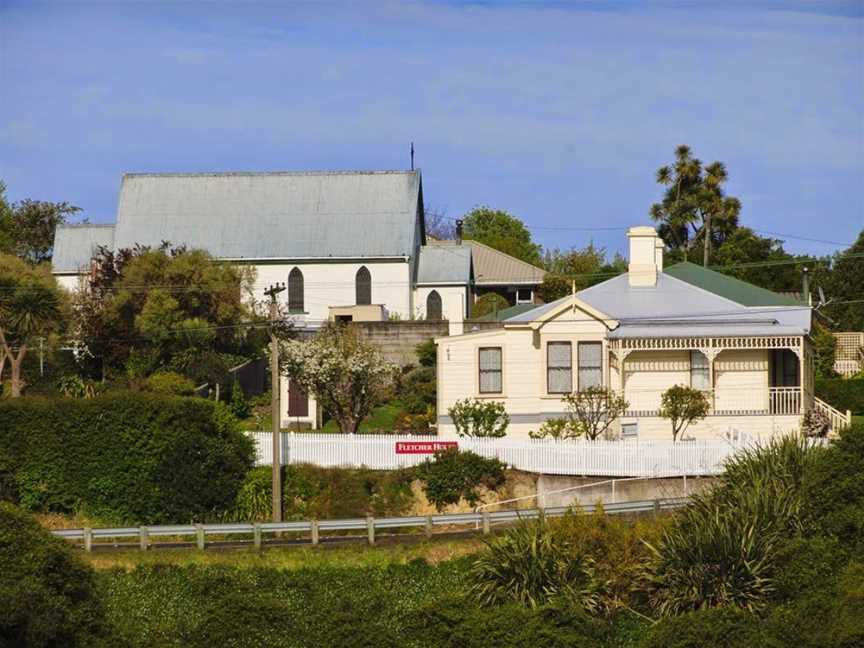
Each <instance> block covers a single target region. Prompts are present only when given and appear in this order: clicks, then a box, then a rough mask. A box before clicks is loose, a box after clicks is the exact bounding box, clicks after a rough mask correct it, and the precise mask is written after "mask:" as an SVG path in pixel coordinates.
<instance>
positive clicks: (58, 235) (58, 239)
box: [51, 225, 114, 272]
mask: <svg viewBox="0 0 864 648" xmlns="http://www.w3.org/2000/svg"><path fill="white" fill-rule="evenodd" d="M99 246H104V247H107V248H113V246H114V226H113V225H60V226H58V227H57V230H56V231H55V232H54V252H53V257H52V260H51V265H52V268H53V270H54V272H82V271H84V270H86V269H87V268H89V267H90V259H91V258H92V257H93V255H94V254H95V253H96V250H97V248H98V247H99Z"/></svg>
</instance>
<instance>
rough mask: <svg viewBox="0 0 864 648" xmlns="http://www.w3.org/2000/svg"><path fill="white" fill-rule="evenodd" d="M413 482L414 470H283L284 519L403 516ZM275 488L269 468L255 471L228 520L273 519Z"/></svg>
mask: <svg viewBox="0 0 864 648" xmlns="http://www.w3.org/2000/svg"><path fill="white" fill-rule="evenodd" d="M412 479H413V475H412V472H411V471H407V470H405V471H387V470H368V469H366V468H321V467H319V466H313V465H311V464H291V465H290V466H283V467H282V507H283V508H282V510H283V517H284V519H286V520H309V519H319V520H322V519H333V518H347V517H359V516H362V515H366V514H368V515H377V516H382V515H400V514H404V513H405V512H406V510H407V509H408V507H409V506H410V504H411V501H412V493H411V480H412ZM272 487H273V482H272V474H271V471H270V467H269V466H262V467H259V468H253V469H252V470H250V471H249V474H248V475H247V476H246V480H245V481H244V482H243V484H242V486H241V487H240V490H239V491H238V493H237V500H236V501H235V503H234V506H233V507H232V508H231V509H230V510H229V511H228V512H227V513H226V514H225V517H227V518H228V519H231V520H236V521H244V522H245V521H250V520H268V519H270V515H271V506H272V504H271V494H272V492H273V490H272Z"/></svg>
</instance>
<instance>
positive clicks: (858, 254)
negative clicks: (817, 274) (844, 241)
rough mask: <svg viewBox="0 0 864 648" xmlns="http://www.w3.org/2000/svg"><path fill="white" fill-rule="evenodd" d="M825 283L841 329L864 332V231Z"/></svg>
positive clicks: (831, 311) (840, 257) (830, 311)
mask: <svg viewBox="0 0 864 648" xmlns="http://www.w3.org/2000/svg"><path fill="white" fill-rule="evenodd" d="M825 283H826V284H827V288H826V293H827V295H826V296H827V297H828V298H829V300H830V301H833V302H834V303H833V304H831V305H830V306H829V307H828V308H827V309H826V310H827V312H828V316H829V317H831V318H832V319H833V320H834V321H835V322H836V325H837V328H838V329H839V330H841V331H864V301H861V300H864V230H862V231H861V233H860V234H858V240H856V241H855V243H854V244H853V245H852V246H851V247H850V248H849V249H847V250H845V251H844V252H841V253H840V254H838V255H837V256H836V257H835V258H834V264H833V267H832V270H831V274H830V277H829V278H828V279H827V281H826V282H825ZM843 302H845V303H843Z"/></svg>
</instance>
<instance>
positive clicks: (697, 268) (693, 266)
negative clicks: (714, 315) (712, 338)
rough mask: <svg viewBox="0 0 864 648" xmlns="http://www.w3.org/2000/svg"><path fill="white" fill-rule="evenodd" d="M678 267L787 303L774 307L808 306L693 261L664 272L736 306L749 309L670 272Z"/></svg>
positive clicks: (665, 269)
mask: <svg viewBox="0 0 864 648" xmlns="http://www.w3.org/2000/svg"><path fill="white" fill-rule="evenodd" d="M676 267H677V268H681V269H683V270H687V271H691V272H695V273H702V274H703V275H704V276H707V277H710V278H712V279H717V280H719V281H725V282H726V283H727V285H731V286H734V287H736V288H743V289H746V290H750V291H755V292H756V294H757V295H761V296H764V297H771V298H773V299H775V300H781V301H782V300H785V303H780V304H773V305H774V306H782V305H786V306H792V305H799V306H806V304H804V302H802V301H800V300H797V299H794V298H792V297H786V296H785V295H782V294H780V293H778V292H777V291H774V290H770V289H768V288H763V287H762V286H757V285H756V284H754V283H751V282H749V281H745V280H743V279H739V278H738V277H733V276H731V275H728V274H726V273H725V272H719V271H718V270H714V269H712V268H706V267H705V266H701V265H699V264H698V263H693V262H691V261H679V262H678V263H674V264H672V265H671V266H669V267H668V268H664V270H663V273H664V274H667V275H668V276H670V277H672V278H674V279H677V280H678V281H683V282H684V283H687V284H690V285H691V286H696V287H697V288H701V289H702V290H707V291H708V292H710V293H712V294H714V295H718V296H720V297H723V298H725V299H728V300H730V301H733V302H735V303H736V304H739V305H741V306H745V307H747V306H748V304H744V303H742V302H740V301H738V300H737V299H735V298H733V297H730V296H728V295H724V294H720V293H717V292H715V291H714V290H711V288H709V287H706V286H701V285H698V284H694V283H691V282H690V281H688V280H687V278H686V277H684V276H677V275H676V274H673V273H670V272H669V271H670V270H674V269H675V268H676ZM768 305H771V304H768Z"/></svg>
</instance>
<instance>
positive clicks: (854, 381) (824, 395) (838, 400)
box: [816, 378, 864, 414]
mask: <svg viewBox="0 0 864 648" xmlns="http://www.w3.org/2000/svg"><path fill="white" fill-rule="evenodd" d="M816 396H818V397H819V398H821V399H822V400H824V401H825V402H826V403H828V404H829V405H831V407H836V408H837V409H838V410H840V411H841V412H846V410H849V411H851V412H852V413H853V414H864V378H846V379H844V378H823V379H817V380H816Z"/></svg>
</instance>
